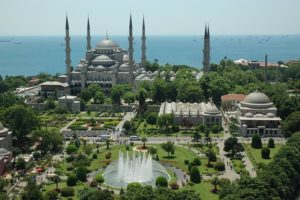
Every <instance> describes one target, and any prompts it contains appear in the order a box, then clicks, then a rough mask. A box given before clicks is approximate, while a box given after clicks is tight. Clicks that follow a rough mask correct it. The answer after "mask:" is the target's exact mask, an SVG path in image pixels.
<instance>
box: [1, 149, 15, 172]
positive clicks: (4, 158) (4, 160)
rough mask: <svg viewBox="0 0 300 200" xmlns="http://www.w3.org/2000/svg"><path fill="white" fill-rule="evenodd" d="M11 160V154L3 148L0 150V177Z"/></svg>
mask: <svg viewBox="0 0 300 200" xmlns="http://www.w3.org/2000/svg"><path fill="white" fill-rule="evenodd" d="M12 159H13V157H12V153H11V152H10V151H8V150H7V149H5V148H0V175H2V174H3V173H4V172H5V169H6V168H7V166H8V165H9V163H10V161H11V160H12Z"/></svg>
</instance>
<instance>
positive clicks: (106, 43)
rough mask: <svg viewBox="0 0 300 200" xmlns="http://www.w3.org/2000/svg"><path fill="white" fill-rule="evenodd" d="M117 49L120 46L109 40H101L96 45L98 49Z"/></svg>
mask: <svg viewBox="0 0 300 200" xmlns="http://www.w3.org/2000/svg"><path fill="white" fill-rule="evenodd" d="M115 48H119V45H118V44H117V43H115V42H114V41H112V40H111V39H108V38H106V39H104V40H101V41H100V42H99V43H98V44H97V45H96V49H115Z"/></svg>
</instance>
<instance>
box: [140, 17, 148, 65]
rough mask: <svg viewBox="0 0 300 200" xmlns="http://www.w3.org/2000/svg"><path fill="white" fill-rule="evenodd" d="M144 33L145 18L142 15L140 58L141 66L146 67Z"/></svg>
mask: <svg viewBox="0 0 300 200" xmlns="http://www.w3.org/2000/svg"><path fill="white" fill-rule="evenodd" d="M146 61H147V57H146V33H145V20H144V17H143V28H142V58H141V67H143V68H145V67H146Z"/></svg>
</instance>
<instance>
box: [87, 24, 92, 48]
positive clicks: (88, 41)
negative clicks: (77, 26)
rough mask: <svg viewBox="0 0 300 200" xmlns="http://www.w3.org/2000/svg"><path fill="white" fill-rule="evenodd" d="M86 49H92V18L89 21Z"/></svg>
mask: <svg viewBox="0 0 300 200" xmlns="http://www.w3.org/2000/svg"><path fill="white" fill-rule="evenodd" d="M86 50H88V51H89V50H91V32H90V19H89V18H88V21H87V35H86Z"/></svg>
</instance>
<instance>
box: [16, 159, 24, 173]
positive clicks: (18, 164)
mask: <svg viewBox="0 0 300 200" xmlns="http://www.w3.org/2000/svg"><path fill="white" fill-rule="evenodd" d="M16 169H17V170H25V169H26V161H25V160H24V159H23V158H21V157H19V158H18V159H17V162H16Z"/></svg>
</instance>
